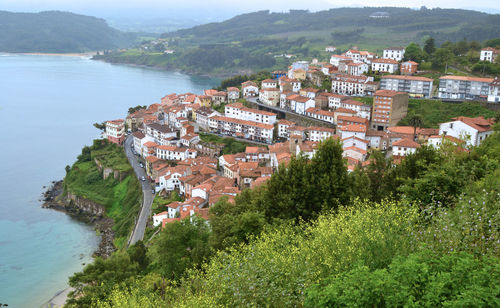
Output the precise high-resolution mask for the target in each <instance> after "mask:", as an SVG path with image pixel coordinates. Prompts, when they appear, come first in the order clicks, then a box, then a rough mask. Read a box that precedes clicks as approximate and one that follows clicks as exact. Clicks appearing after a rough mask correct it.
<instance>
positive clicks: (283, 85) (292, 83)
mask: <svg viewBox="0 0 500 308" xmlns="http://www.w3.org/2000/svg"><path fill="white" fill-rule="evenodd" d="M278 83H279V86H280V92H285V91H286V90H287V87H288V89H289V91H292V92H295V93H297V92H299V91H300V88H301V82H300V80H297V79H293V78H288V77H287V76H282V77H280V79H279V81H278Z"/></svg>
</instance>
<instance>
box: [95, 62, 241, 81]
mask: <svg viewBox="0 0 500 308" xmlns="http://www.w3.org/2000/svg"><path fill="white" fill-rule="evenodd" d="M91 60H94V61H101V62H104V63H108V64H114V65H124V66H130V67H138V68H147V69H153V70H157V71H164V72H174V73H181V74H184V75H188V76H190V77H201V78H210V79H221V80H224V79H225V78H230V77H233V76H235V74H233V73H222V74H209V73H197V72H193V71H189V70H185V69H179V68H166V67H163V66H158V65H147V64H136V63H127V62H114V61H108V60H106V59H93V58H92V59H91ZM238 74H239V73H236V75H238ZM246 74H248V72H246Z"/></svg>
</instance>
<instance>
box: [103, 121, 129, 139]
mask: <svg viewBox="0 0 500 308" xmlns="http://www.w3.org/2000/svg"><path fill="white" fill-rule="evenodd" d="M104 135H105V138H106V139H108V140H109V141H110V142H113V143H116V144H122V143H123V141H125V121H124V120H122V119H118V120H112V121H106V131H105V134H104Z"/></svg>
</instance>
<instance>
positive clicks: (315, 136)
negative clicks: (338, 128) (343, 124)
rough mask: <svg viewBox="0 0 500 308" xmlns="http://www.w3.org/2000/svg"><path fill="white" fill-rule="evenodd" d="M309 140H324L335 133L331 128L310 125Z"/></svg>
mask: <svg viewBox="0 0 500 308" xmlns="http://www.w3.org/2000/svg"><path fill="white" fill-rule="evenodd" d="M307 131H308V133H309V140H311V141H318V142H319V141H324V140H326V139H328V138H330V137H332V136H333V135H334V134H335V130H334V129H331V128H321V127H310V128H308V130H307Z"/></svg>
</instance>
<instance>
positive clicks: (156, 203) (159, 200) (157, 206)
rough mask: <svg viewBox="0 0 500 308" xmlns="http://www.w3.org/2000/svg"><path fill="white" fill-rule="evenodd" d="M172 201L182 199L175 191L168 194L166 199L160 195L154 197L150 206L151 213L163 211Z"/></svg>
mask: <svg viewBox="0 0 500 308" xmlns="http://www.w3.org/2000/svg"><path fill="white" fill-rule="evenodd" d="M174 201H182V198H181V197H180V196H179V194H178V193H177V192H176V191H175V190H174V191H172V192H171V193H170V195H169V196H168V198H163V197H162V196H160V195H156V196H155V198H154V200H153V205H152V208H153V213H155V214H158V213H161V212H163V211H165V206H166V205H167V204H170V203H172V202H174Z"/></svg>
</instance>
